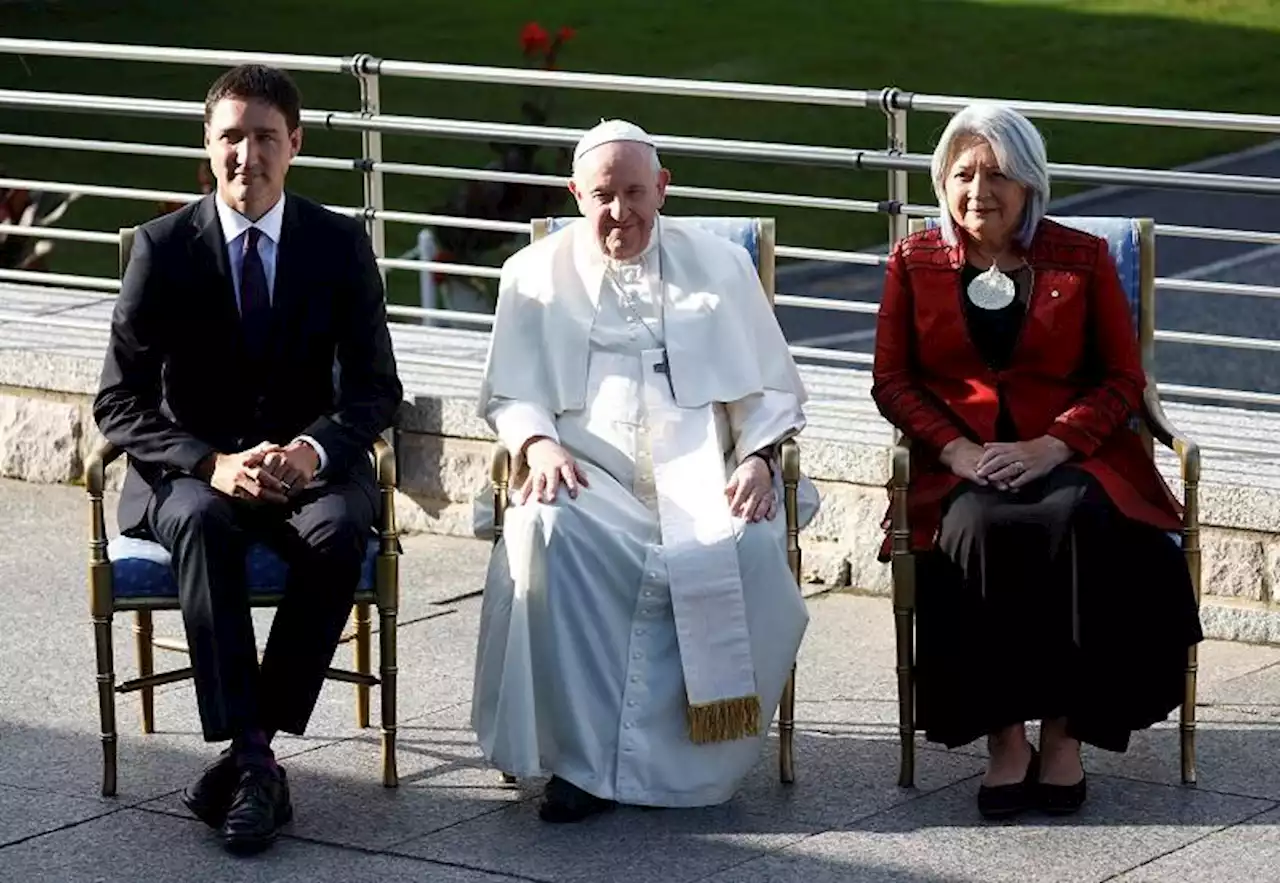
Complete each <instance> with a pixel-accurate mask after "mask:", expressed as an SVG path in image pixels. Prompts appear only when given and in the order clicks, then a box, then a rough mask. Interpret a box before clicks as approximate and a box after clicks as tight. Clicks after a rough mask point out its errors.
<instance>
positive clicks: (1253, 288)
mask: <svg viewBox="0 0 1280 883" xmlns="http://www.w3.org/2000/svg"><path fill="white" fill-rule="evenodd" d="M1156 287H1157V288H1163V289H1165V290H1166V291H1192V292H1195V293H1196V294H1238V295H1243V296H1244V297H1280V287H1276V286H1274V285H1247V284H1245V283H1243V282H1210V281H1206V280H1203V279H1176V278H1175V279H1169V278H1164V277H1159V278H1157V279H1156Z"/></svg>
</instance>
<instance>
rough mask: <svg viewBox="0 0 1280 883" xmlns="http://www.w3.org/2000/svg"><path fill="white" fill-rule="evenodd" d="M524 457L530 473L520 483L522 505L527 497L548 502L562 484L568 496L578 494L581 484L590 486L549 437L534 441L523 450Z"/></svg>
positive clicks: (583, 475)
mask: <svg viewBox="0 0 1280 883" xmlns="http://www.w3.org/2000/svg"><path fill="white" fill-rule="evenodd" d="M524 457H525V463H526V464H527V465H528V470H529V474H528V476H527V477H526V478H525V480H524V483H523V484H522V485H521V486H520V502H521V504H524V503H527V502H528V501H529V499H530V497H533V498H534V499H536V500H540V501H541V502H544V503H550V502H551V501H552V500H554V499H555V498H556V495H557V494H558V493H559V491H560V486H561V485H562V484H563V485H564V487H565V488H566V489H567V490H568V491H569V496H570V497H577V496H578V489H579V488H580V487H584V488H585V487H588V486H589V484H588V482H587V475H586V473H585V472H583V470H582V467H581V466H579V465H578V463H577V461H575V460H574V459H573V457H572V456H571V455H570V454H569V452H568V451H566V450H565V449H564V448H563V447H561V446H560V444H559V443H557V442H555V441H553V440H552V439H549V438H540V439H538V440H537V441H535V442H533V443H532V444H531V445H529V446H528V447H527V448H526V449H525V453H524Z"/></svg>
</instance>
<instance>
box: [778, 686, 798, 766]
mask: <svg viewBox="0 0 1280 883" xmlns="http://www.w3.org/2000/svg"><path fill="white" fill-rule="evenodd" d="M795 734H796V667H795V666H794V665H793V666H791V674H790V676H789V677H788V678H787V683H786V686H784V687H783V688H782V702H780V703H779V709H778V773H779V778H781V780H782V784H784V785H790V784H791V783H792V782H794V781H795V780H796V765H795Z"/></svg>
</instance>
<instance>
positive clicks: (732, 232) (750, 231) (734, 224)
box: [547, 215, 760, 267]
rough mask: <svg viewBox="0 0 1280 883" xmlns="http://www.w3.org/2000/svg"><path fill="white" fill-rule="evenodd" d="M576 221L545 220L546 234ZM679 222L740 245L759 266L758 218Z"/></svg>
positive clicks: (571, 218) (563, 219)
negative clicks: (693, 225) (691, 223)
mask: <svg viewBox="0 0 1280 883" xmlns="http://www.w3.org/2000/svg"><path fill="white" fill-rule="evenodd" d="M672 217H675V216H674V215H673V216H672ZM577 220H580V219H579V218H576V217H569V218H547V232H548V233H554V232H556V231H557V230H561V229H563V228H565V227H567V226H569V225H570V224H572V223H573V222H574V221H577ZM680 220H682V221H691V222H693V223H694V224H697V225H698V226H699V227H701V228H702V229H703V230H706V231H707V232H708V233H714V234H715V235H717V236H723V237H724V238H725V239H728V240H729V241H730V242H733V243H735V244H737V245H741V246H742V247H743V248H745V249H746V250H747V254H749V255H750V256H751V262H752V263H753V264H755V265H756V266H757V267H758V266H760V221H759V219H758V218H719V217H708V218H696V217H680Z"/></svg>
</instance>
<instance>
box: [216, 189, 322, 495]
mask: <svg viewBox="0 0 1280 883" xmlns="http://www.w3.org/2000/svg"><path fill="white" fill-rule="evenodd" d="M284 201H285V195H284V194H283V193H281V194H280V199H279V200H277V202H276V204H275V205H273V206H272V207H271V208H270V209H269V210H268V211H267V213H266V214H264V215H263V216H262V217H260V218H258V220H256V221H250V220H249V219H248V218H246V217H245V216H244V215H242V214H240V213H239V212H238V211H236V210H235V209H233V208H232V207H231V206H229V205H227V204H226V203H225V202H223V201H222V196H221V194H219V195H217V196H215V197H214V200H213V203H214V205H215V206H217V209H218V223H219V224H220V225H221V226H222V238H223V239H224V240H225V241H226V243H227V257H228V258H230V260H231V282H232V285H234V286H235V291H236V309H237V310H239V309H240V275H241V271H242V268H243V267H244V248H245V237H246V236H248V235H249V228H250V227H257V228H258V229H259V230H261V231H262V235H261V236H259V237H258V257H260V258H261V259H262V271H263V273H264V274H265V275H266V277H267V295H268V297H269V298H270V299H271V303H272V304H273V305H274V304H275V294H276V257H277V255H278V254H279V251H280V229H281V227H282V225H283V224H284ZM294 441H304V442H306V443H307V444H309V445H311V447H312V448H313V449H314V450H315V452H316V456H317V457H319V458H320V467H319V468H318V469H317V470H316V475H319V474H320V473H322V472H324V467H325V466H326V465H327V464H328V462H329V458H328V456H327V455H326V454H325V452H324V448H323V447H322V446H321V445H320V442H318V441H316V440H315V439H314V438H312V437H311V436H309V435H300V436H298V437H297V438H296V439H294Z"/></svg>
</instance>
